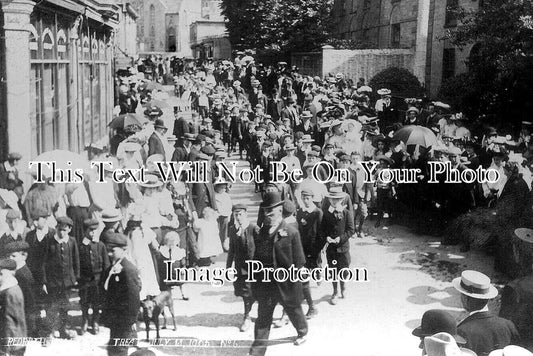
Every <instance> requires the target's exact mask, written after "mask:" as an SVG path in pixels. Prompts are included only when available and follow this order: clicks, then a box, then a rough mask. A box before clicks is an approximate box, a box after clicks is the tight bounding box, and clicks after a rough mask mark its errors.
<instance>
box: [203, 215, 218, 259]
mask: <svg viewBox="0 0 533 356" xmlns="http://www.w3.org/2000/svg"><path fill="white" fill-rule="evenodd" d="M198 227H199V228H200V229H199V231H198V250H199V251H200V256H199V257H200V258H208V257H212V256H217V255H219V254H221V253H222V252H224V251H222V245H221V243H220V237H219V233H218V223H217V221H216V220H212V221H209V220H205V219H199V220H198Z"/></svg>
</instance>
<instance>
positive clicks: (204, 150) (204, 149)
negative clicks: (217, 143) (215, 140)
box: [200, 145, 216, 156]
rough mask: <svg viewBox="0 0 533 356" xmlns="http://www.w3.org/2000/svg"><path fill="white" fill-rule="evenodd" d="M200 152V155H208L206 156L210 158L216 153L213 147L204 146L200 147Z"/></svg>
mask: <svg viewBox="0 0 533 356" xmlns="http://www.w3.org/2000/svg"><path fill="white" fill-rule="evenodd" d="M200 151H201V152H202V153H205V154H206V155H208V156H212V155H214V154H215V152H216V150H215V148H214V147H213V146H211V145H206V146H204V147H202V148H201V149H200Z"/></svg>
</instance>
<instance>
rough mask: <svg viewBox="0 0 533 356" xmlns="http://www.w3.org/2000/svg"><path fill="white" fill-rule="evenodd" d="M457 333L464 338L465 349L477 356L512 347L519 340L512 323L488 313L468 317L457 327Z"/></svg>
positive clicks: (485, 355)
mask: <svg viewBox="0 0 533 356" xmlns="http://www.w3.org/2000/svg"><path fill="white" fill-rule="evenodd" d="M457 333H458V334H459V335H461V336H463V337H465V338H466V340H467V344H466V345H465V347H466V348H467V349H470V350H472V351H474V352H475V353H476V354H477V355H478V356H487V355H488V354H489V353H490V352H491V351H493V350H497V349H503V348H504V347H505V346H507V345H514V344H516V343H517V342H518V341H519V338H520V336H519V335H518V331H517V330H516V327H515V326H514V324H513V322H511V321H509V320H507V319H503V318H500V317H498V316H495V315H492V314H491V313H490V312H479V313H475V314H473V315H471V316H469V317H468V318H466V319H465V320H463V321H462V322H461V323H460V324H459V325H458V326H457Z"/></svg>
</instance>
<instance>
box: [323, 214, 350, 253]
mask: <svg viewBox="0 0 533 356" xmlns="http://www.w3.org/2000/svg"><path fill="white" fill-rule="evenodd" d="M329 210H330V209H329V207H328V208H326V209H324V218H323V219H322V228H321V232H322V239H323V240H324V241H327V239H326V237H328V236H329V237H330V238H336V237H338V236H340V242H339V243H337V244H332V243H330V244H329V246H328V251H334V252H337V253H349V252H350V237H352V235H353V234H354V232H355V228H354V219H353V213H352V211H351V210H350V209H349V207H346V208H345V209H344V210H343V211H342V212H336V211H335V212H333V213H332V212H330V211H329Z"/></svg>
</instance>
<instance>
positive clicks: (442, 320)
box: [413, 309, 466, 345]
mask: <svg viewBox="0 0 533 356" xmlns="http://www.w3.org/2000/svg"><path fill="white" fill-rule="evenodd" d="M440 332H445V333H448V334H450V335H452V336H453V337H454V339H455V341H456V342H457V343H458V344H461V345H464V344H466V340H465V339H464V338H463V337H462V336H461V335H457V322H456V321H455V319H454V317H453V316H452V315H451V314H450V313H448V312H447V311H446V310H439V309H431V310H428V311H426V312H425V313H424V315H422V322H421V323H420V326H419V327H418V328H416V329H414V330H413V335H414V336H418V337H426V336H431V335H435V334H437V333H440Z"/></svg>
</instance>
